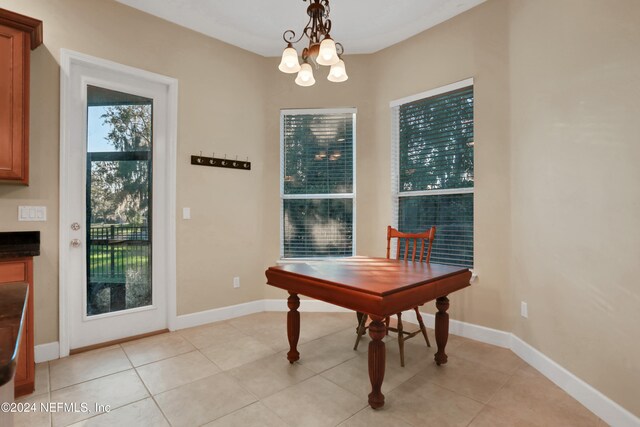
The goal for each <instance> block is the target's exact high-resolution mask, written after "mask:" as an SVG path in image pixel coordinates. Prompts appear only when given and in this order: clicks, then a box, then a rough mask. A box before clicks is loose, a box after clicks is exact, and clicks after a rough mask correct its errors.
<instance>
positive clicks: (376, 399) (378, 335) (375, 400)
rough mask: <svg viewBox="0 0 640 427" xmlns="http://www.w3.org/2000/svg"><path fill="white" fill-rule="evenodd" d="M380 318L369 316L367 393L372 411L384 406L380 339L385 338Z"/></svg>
mask: <svg viewBox="0 0 640 427" xmlns="http://www.w3.org/2000/svg"><path fill="white" fill-rule="evenodd" d="M382 320H383V318H382V317H377V316H376V317H374V316H371V324H369V336H370V337H371V342H369V379H370V380H371V393H369V405H370V406H371V407H372V408H373V409H378V408H381V407H382V406H384V394H382V391H381V389H382V381H383V380H384V367H385V347H384V342H383V341H382V338H384V336H385V332H386V327H385V325H384V323H382Z"/></svg>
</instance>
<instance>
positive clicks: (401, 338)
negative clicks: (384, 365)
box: [397, 313, 404, 368]
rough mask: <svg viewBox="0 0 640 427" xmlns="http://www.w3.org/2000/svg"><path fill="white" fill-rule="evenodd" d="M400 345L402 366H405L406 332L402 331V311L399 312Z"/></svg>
mask: <svg viewBox="0 0 640 427" xmlns="http://www.w3.org/2000/svg"><path fill="white" fill-rule="evenodd" d="M397 316H398V347H399V348H400V366H402V367H403V368H404V333H403V332H402V313H398V314H397Z"/></svg>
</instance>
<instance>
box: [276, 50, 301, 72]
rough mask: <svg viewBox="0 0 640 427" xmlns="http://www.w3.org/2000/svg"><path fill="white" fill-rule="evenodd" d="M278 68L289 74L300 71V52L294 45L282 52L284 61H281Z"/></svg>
mask: <svg viewBox="0 0 640 427" xmlns="http://www.w3.org/2000/svg"><path fill="white" fill-rule="evenodd" d="M278 69H279V70H280V71H282V72H283V73H287V74H292V73H297V72H298V71H300V62H298V52H296V50H295V49H294V48H293V47H287V48H286V49H285V50H284V52H282V61H280V65H278Z"/></svg>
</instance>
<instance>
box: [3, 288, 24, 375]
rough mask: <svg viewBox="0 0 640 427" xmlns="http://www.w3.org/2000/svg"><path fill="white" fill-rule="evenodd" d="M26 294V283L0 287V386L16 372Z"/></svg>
mask: <svg viewBox="0 0 640 427" xmlns="http://www.w3.org/2000/svg"><path fill="white" fill-rule="evenodd" d="M28 293H29V285H28V284H27V283H10V284H5V285H1V286H0V386H3V385H5V384H6V383H8V382H9V381H11V378H13V375H14V373H15V371H16V362H17V358H18V348H19V346H20V338H21V336H22V332H23V331H22V329H23V325H24V318H25V313H26V311H27V295H28Z"/></svg>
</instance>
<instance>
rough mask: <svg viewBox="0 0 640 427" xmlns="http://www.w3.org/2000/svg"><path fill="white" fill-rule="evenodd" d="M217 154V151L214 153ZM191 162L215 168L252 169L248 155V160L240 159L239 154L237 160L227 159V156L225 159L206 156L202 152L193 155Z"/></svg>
mask: <svg viewBox="0 0 640 427" xmlns="http://www.w3.org/2000/svg"><path fill="white" fill-rule="evenodd" d="M214 156H215V153H214ZM191 164H192V165H196V166H212V167H214V168H229V169H241V170H246V171H248V170H251V162H250V161H249V158H248V157H247V160H246V161H244V160H238V156H236V159H235V160H232V159H227V156H226V155H225V156H224V159H222V158H219V157H206V156H203V155H202V153H200V155H199V156H193V155H192V156H191Z"/></svg>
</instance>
